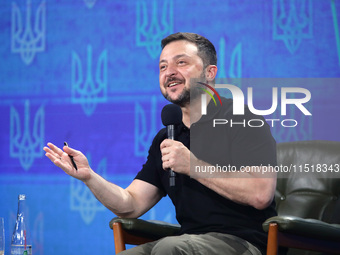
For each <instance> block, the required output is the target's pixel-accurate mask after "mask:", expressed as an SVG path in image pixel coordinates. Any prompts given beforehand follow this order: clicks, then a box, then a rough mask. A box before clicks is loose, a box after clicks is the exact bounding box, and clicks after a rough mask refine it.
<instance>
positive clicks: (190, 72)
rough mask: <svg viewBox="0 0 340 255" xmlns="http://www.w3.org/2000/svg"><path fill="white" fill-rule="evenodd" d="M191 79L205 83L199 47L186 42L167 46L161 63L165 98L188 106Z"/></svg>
mask: <svg viewBox="0 0 340 255" xmlns="http://www.w3.org/2000/svg"><path fill="white" fill-rule="evenodd" d="M191 78H200V79H201V80H202V81H203V82H204V78H205V75H204V72H203V61H202V59H201V58H200V57H199V56H198V55H197V46H196V45H195V44H193V43H191V42H188V41H185V40H179V41H174V42H171V43H169V44H167V45H166V46H165V47H164V49H163V51H162V53H161V56H160V61H159V83H160V89H161V92H162V94H163V96H164V97H165V98H166V99H167V100H168V101H170V102H172V103H175V104H178V105H180V106H185V105H187V104H188V103H189V101H190V79H191ZM194 85H195V84H194Z"/></svg>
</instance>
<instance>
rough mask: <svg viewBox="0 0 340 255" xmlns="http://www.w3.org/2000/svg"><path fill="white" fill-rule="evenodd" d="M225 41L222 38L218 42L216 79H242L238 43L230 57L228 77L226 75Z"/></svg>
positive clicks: (240, 54)
mask: <svg viewBox="0 0 340 255" xmlns="http://www.w3.org/2000/svg"><path fill="white" fill-rule="evenodd" d="M225 50H226V46H225V39H224V38H223V37H222V38H221V39H220V41H219V58H218V59H219V60H220V66H219V72H218V76H217V77H218V78H227V77H230V78H241V77H242V44H241V43H238V44H237V45H236V46H235V48H234V49H233V52H232V53H231V57H230V65H229V72H228V75H227V74H226V71H225V70H226V64H225V56H226V54H225Z"/></svg>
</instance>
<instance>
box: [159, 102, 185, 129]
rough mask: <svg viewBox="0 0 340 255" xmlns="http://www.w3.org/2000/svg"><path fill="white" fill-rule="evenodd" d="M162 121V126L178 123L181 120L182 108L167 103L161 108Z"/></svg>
mask: <svg viewBox="0 0 340 255" xmlns="http://www.w3.org/2000/svg"><path fill="white" fill-rule="evenodd" d="M161 117H162V123H163V125H164V126H169V125H179V124H181V122H182V110H181V107H179V106H178V105H176V104H167V105H166V106H164V107H163V109H162V114H161Z"/></svg>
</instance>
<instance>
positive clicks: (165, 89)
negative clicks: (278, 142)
mask: <svg viewBox="0 0 340 255" xmlns="http://www.w3.org/2000/svg"><path fill="white" fill-rule="evenodd" d="M162 49H163V50H162V53H161V56H160V61H159V82H160V89H161V92H162V94H163V95H164V97H165V98H166V99H167V100H169V101H170V102H172V103H174V104H177V105H179V106H180V107H181V110H182V113H183V120H182V122H183V123H182V124H181V125H179V126H178V127H177V133H178V139H177V141H174V140H169V139H166V132H165V130H164V129H162V130H161V131H160V132H159V133H158V134H157V135H156V137H155V138H154V140H153V143H152V145H151V147H150V150H149V156H148V159H147V162H146V163H145V164H144V165H143V168H142V170H141V171H140V172H139V173H138V174H137V176H136V178H135V179H134V180H133V181H132V183H131V184H130V185H129V186H128V187H127V188H126V189H123V188H121V187H118V186H116V185H115V184H113V183H110V182H108V181H106V180H104V179H103V178H102V177H100V176H99V175H97V174H96V173H95V172H94V171H93V170H92V169H91V168H90V166H89V164H88V162H87V159H86V157H85V156H84V155H83V154H82V153H81V152H79V151H76V150H73V149H71V148H68V147H64V148H63V150H61V149H60V148H57V147H56V146H54V145H53V144H51V143H49V144H48V146H49V148H48V147H44V150H45V152H46V156H47V157H48V158H49V159H50V160H51V161H52V162H53V163H54V164H55V165H57V166H58V167H60V168H62V169H63V170H64V171H65V172H66V173H67V174H69V175H71V176H73V177H75V178H77V179H79V180H81V181H83V182H84V183H85V184H86V185H87V186H88V187H89V188H90V190H91V191H92V192H93V194H94V195H95V196H96V197H97V199H98V200H99V201H101V202H102V203H103V204H104V205H105V206H106V207H107V208H108V209H110V210H111V211H112V212H114V213H115V214H116V215H118V216H119V217H130V218H135V217H139V216H141V215H142V214H144V213H145V212H147V211H148V210H149V209H150V208H151V207H153V206H154V205H155V204H156V203H157V202H158V201H159V200H160V199H161V198H162V197H163V196H165V195H169V197H170V198H171V200H172V202H173V203H174V205H175V209H176V217H177V220H178V222H179V223H180V224H181V232H182V235H180V236H176V237H167V238H165V239H162V240H160V241H156V242H152V243H149V244H145V245H140V246H138V247H135V248H133V249H130V250H127V251H125V252H123V253H124V254H162V255H163V254H222V253H223V254H238V255H239V254H261V253H262V254H263V253H264V252H265V245H266V237H265V234H264V233H263V231H262V229H261V224H262V222H263V221H264V220H265V219H266V218H268V217H271V216H274V215H275V209H274V202H273V196H274V191H275V187H276V176H275V174H272V175H269V176H263V175H261V174H259V173H257V172H255V171H254V172H252V171H236V172H235V171H230V172H224V173H223V177H224V178H204V177H202V176H201V175H199V174H193V172H192V171H191V170H190V165H200V166H206V167H209V166H211V164H215V163H219V164H224V165H226V164H232V165H233V166H237V167H238V170H240V168H241V167H243V166H246V167H251V166H256V169H261V166H262V165H273V164H275V163H276V152H275V151H276V147H275V141H274V139H273V138H272V136H271V134H270V131H269V127H268V125H265V126H264V127H261V128H249V127H243V126H242V125H238V126H237V127H235V128H226V127H224V130H222V131H221V132H222V134H223V136H224V137H218V138H217V139H215V140H214V144H209V142H211V141H210V140H209V139H210V138H213V139H214V132H210V131H209V132H207V134H206V138H204V137H202V139H201V140H202V141H199V142H198V146H196V144H197V142H196V141H195V146H193V145H190V142H191V141H190V132H191V133H197V132H198V130H206V129H210V130H211V125H209V120H211V117H216V118H221V117H224V118H230V117H233V115H232V101H231V100H227V99H223V102H222V103H223V105H224V106H223V107H220V108H214V105H213V104H212V102H210V103H209V105H208V107H207V112H208V116H202V115H201V111H200V110H198V109H201V101H200V97H199V96H198V95H199V94H200V93H192V94H191V95H190V91H196V87H195V86H197V84H196V83H195V82H192V80H193V79H196V80H199V81H202V82H203V83H205V84H208V85H214V81H215V77H216V73H217V67H216V64H217V57H216V51H215V48H214V46H213V45H212V43H211V42H210V41H208V40H207V39H206V38H204V37H202V36H200V35H197V34H192V33H176V34H173V35H170V36H168V37H166V38H165V39H163V40H162ZM193 95H196V96H193ZM246 115H247V116H243V117H244V118H251V117H252V116H250V113H249V111H246ZM209 116H210V117H209ZM256 117H257V118H259V117H258V116H256ZM236 120H237V119H236ZM197 126H199V127H200V128H197ZM207 138H208V139H207ZM215 138H216V137H215ZM216 144H217V145H218V146H222V147H223V150H218V151H219V152H218V153H217V154H216V153H206V152H207V148H210V147H214V146H215V145H216ZM217 145H216V146H217ZM190 146H191V147H192V148H191V149H189V148H190ZM68 155H71V156H73V159H74V161H75V162H76V165H77V167H78V170H77V171H76V169H74V168H73V166H72V163H71V161H70V158H69V156H68ZM216 155H217V156H216ZM167 169H171V170H173V171H174V172H175V173H176V176H177V177H176V178H177V179H176V186H175V187H170V186H169V176H168V172H167ZM246 169H248V168H246ZM259 176H261V177H262V178H259ZM264 177H265V178H264Z"/></svg>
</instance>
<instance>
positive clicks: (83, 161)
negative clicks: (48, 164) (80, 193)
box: [44, 143, 92, 182]
mask: <svg viewBox="0 0 340 255" xmlns="http://www.w3.org/2000/svg"><path fill="white" fill-rule="evenodd" d="M47 145H48V147H47V146H46V147H44V151H45V152H46V154H45V155H46V156H47V157H48V158H49V159H50V160H51V161H52V162H53V163H54V164H55V165H56V166H58V167H60V168H61V169H63V170H64V172H65V173H67V174H68V175H71V176H73V177H75V178H77V179H79V180H81V181H84V182H85V181H87V180H89V179H90V176H91V171H92V170H91V168H90V166H89V163H88V160H87V158H86V157H85V155H84V154H83V153H81V152H80V151H77V150H74V149H72V148H70V147H67V146H64V147H63V150H62V149H60V148H58V147H57V146H55V145H54V144H52V143H48V144H47ZM69 156H72V157H73V160H74V162H75V163H76V165H77V168H78V170H76V169H75V168H74V166H73V164H72V161H71V158H70V157H69Z"/></svg>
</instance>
